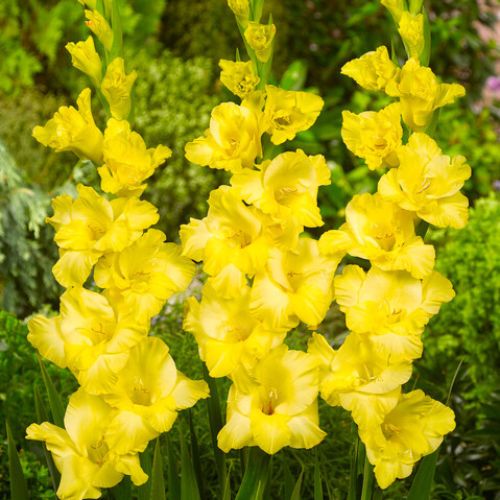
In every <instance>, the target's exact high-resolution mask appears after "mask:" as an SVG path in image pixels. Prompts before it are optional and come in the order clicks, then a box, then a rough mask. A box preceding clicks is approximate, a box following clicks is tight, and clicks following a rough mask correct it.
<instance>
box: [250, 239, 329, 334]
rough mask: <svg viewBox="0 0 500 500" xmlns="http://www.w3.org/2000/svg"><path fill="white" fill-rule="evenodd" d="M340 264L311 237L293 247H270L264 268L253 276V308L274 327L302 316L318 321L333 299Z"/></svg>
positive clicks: (305, 320)
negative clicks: (333, 282) (337, 269)
mask: <svg viewBox="0 0 500 500" xmlns="http://www.w3.org/2000/svg"><path fill="white" fill-rule="evenodd" d="M337 264H338V260H333V259H329V258H326V257H323V256H321V255H320V252H319V247H318V242H317V241H316V240H313V239H311V238H300V239H299V241H298V244H297V247H296V248H295V249H293V250H289V251H283V250H279V249H277V248H271V249H270V252H269V259H268V261H267V264H266V268H265V271H264V272H260V273H258V274H257V275H256V276H255V278H254V282H253V287H252V302H251V308H252V310H253V311H254V312H255V315H256V316H257V317H259V318H262V319H263V320H264V321H266V322H268V323H269V324H270V325H271V326H272V327H279V326H281V325H283V324H287V323H290V322H292V323H295V324H297V323H298V321H299V320H301V321H303V322H304V323H306V324H307V325H310V326H314V325H318V324H319V323H321V321H322V320H323V318H324V317H325V314H326V312H327V311H328V308H329V307H330V304H331V302H332V300H333V293H332V280H333V274H334V272H335V268H336V267H337Z"/></svg>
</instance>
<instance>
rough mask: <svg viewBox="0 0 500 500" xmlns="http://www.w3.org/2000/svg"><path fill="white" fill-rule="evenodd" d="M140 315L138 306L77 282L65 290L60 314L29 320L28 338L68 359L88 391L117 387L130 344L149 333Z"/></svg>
mask: <svg viewBox="0 0 500 500" xmlns="http://www.w3.org/2000/svg"><path fill="white" fill-rule="evenodd" d="M136 316H140V314H138V311H131V310H130V309H118V310H115V309H114V308H113V304H111V303H110V302H109V301H108V299H107V298H106V297H104V296H103V295H101V294H99V293H96V292H91V291H90V290H86V289H85V288H82V287H74V288H71V289H69V290H67V291H66V292H65V293H64V294H63V295H62V297H61V314H60V316H59V317H56V318H51V319H47V318H44V317H43V316H40V315H37V316H34V318H32V319H31V320H30V321H29V323H28V327H29V334H28V340H29V341H30V342H31V344H32V345H33V346H34V347H36V348H37V349H38V350H39V352H40V354H42V355H43V356H44V357H47V358H48V359H51V360H53V361H54V362H56V363H57V364H58V365H59V366H66V365H67V366H68V368H69V369H70V370H71V371H72V372H73V373H74V374H75V376H76V378H77V379H78V381H79V383H80V385H82V386H84V387H85V389H86V390H87V392H89V393H91V394H101V393H103V392H106V391H108V390H109V388H110V387H112V385H113V380H114V374H115V373H116V372H117V371H118V370H120V369H121V367H122V366H123V365H124V363H125V362H126V360H127V355H128V354H127V353H128V350H129V349H130V348H131V347H132V346H133V345H134V344H136V343H137V342H139V341H140V340H141V339H142V338H143V337H145V336H146V335H147V332H148V325H147V323H146V322H145V321H139V320H138V319H136Z"/></svg>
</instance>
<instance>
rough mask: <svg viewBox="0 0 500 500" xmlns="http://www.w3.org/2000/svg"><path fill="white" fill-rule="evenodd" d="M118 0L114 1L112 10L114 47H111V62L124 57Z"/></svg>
mask: <svg viewBox="0 0 500 500" xmlns="http://www.w3.org/2000/svg"><path fill="white" fill-rule="evenodd" d="M118 3H119V1H118V0H113V3H112V10H111V29H112V30H113V45H112V46H111V52H110V60H111V61H112V60H113V59H114V58H115V57H122V55H123V30H122V20H121V17H120V7H119V5H118Z"/></svg>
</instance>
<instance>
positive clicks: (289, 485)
mask: <svg viewBox="0 0 500 500" xmlns="http://www.w3.org/2000/svg"><path fill="white" fill-rule="evenodd" d="M284 476H285V481H284V484H283V487H284V496H283V498H290V497H291V496H292V492H293V487H294V482H293V476H292V473H291V472H290V467H289V466H288V462H285V471H284Z"/></svg>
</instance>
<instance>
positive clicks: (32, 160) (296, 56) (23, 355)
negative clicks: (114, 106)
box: [0, 0, 500, 500]
mask: <svg viewBox="0 0 500 500" xmlns="http://www.w3.org/2000/svg"><path fill="white" fill-rule="evenodd" d="M121 3H122V13H123V18H124V22H123V24H124V33H125V45H126V49H127V51H128V61H130V69H132V66H133V67H134V68H135V69H137V71H138V73H139V78H138V80H137V83H136V86H135V90H134V92H135V96H134V109H133V114H132V121H133V124H134V127H135V128H136V129H137V130H138V131H139V132H141V134H143V136H144V138H145V139H146V142H147V144H148V146H150V147H152V146H155V145H157V144H159V143H163V144H166V145H168V146H170V147H171V148H172V149H173V152H174V154H173V156H172V158H171V159H170V160H169V161H168V162H167V165H166V166H165V167H164V168H162V169H160V170H159V171H158V172H157V173H156V174H155V176H154V177H153V179H152V181H151V183H150V188H149V189H148V191H149V194H148V196H149V197H150V199H151V200H152V201H153V202H154V203H155V204H156V205H158V206H159V207H160V212H161V222H160V224H159V227H160V228H161V229H163V230H165V231H166V233H167V237H168V238H169V239H170V240H175V239H176V238H177V232H178V227H179V224H181V223H183V222H187V220H188V219H189V217H202V216H203V215H204V213H205V211H206V200H207V197H208V193H209V191H210V190H211V189H212V188H213V187H215V186H216V185H218V184H219V183H221V182H222V181H223V180H224V174H223V173H220V172H214V171H212V170H209V169H204V168H200V167H198V166H194V165H190V164H189V163H188V162H187V161H186V160H185V159H184V157H183V148H184V145H185V143H186V142H187V141H188V140H191V139H193V138H195V137H197V136H198V135H200V134H201V133H202V132H203V130H204V129H205V128H206V127H207V125H208V122H209V117H210V110H211V109H212V108H213V106H215V105H216V104H217V103H218V102H219V101H222V100H227V99H230V98H231V97H230V95H229V94H228V93H227V91H225V90H224V89H223V88H221V85H220V83H219V82H218V80H217V77H218V69H217V61H218V59H219V58H233V57H234V54H235V49H236V47H237V46H240V39H239V34H238V32H237V30H236V28H235V23H234V19H233V17H232V15H230V12H229V10H228V8H227V6H226V2H225V0H190V1H189V2H186V1H181V0H168V1H166V0H158V1H155V2H152V1H149V0H121ZM427 3H428V5H429V7H430V11H431V16H430V17H431V27H432V39H433V49H432V54H431V66H432V68H433V69H434V71H435V72H436V73H438V74H439V75H441V76H442V77H443V80H444V81H452V80H453V81H459V82H460V83H462V84H463V85H465V86H466V88H467V97H466V98H464V99H462V100H460V101H459V102H458V103H457V104H456V105H453V106H449V107H446V108H444V109H443V110H442V111H441V116H440V121H439V126H438V128H437V130H436V137H437V140H438V142H439V143H440V145H441V147H442V148H443V149H444V150H445V151H446V152H447V153H449V154H464V155H465V156H467V158H468V159H469V162H470V164H471V166H472V170H473V175H472V178H471V180H470V181H468V183H467V184H466V186H465V191H466V194H467V195H468V196H469V198H470V199H471V201H472V203H473V204H474V205H475V208H474V210H473V212H472V216H471V221H470V223H469V226H468V227H467V228H466V229H464V230H462V231H452V230H450V231H433V232H432V233H431V234H430V235H429V237H430V238H431V240H432V242H433V243H434V244H435V245H436V246H437V248H438V268H439V269H440V270H441V272H443V273H444V274H445V275H447V276H448V277H449V278H450V279H451V280H452V281H453V282H454V286H455V290H456V291H457V297H456V298H455V300H454V301H453V302H452V303H450V304H447V305H446V306H444V307H443V308H442V311H441V313H440V314H439V315H438V316H437V317H436V318H435V319H434V320H433V321H432V322H431V324H430V325H429V328H428V331H427V332H426V344H425V345H426V352H425V356H424V359H423V360H422V361H421V362H420V363H419V364H417V367H418V370H417V372H416V373H415V377H414V379H413V380H412V381H411V382H410V384H411V386H413V385H414V384H416V385H417V386H422V387H423V388H424V389H425V390H426V391H427V392H429V393H430V394H431V395H432V396H433V397H436V398H438V399H440V400H445V399H446V397H447V390H448V387H449V385H450V383H451V380H452V378H453V376H454V373H455V369H456V366H457V364H458V361H459V360H462V365H461V368H460V371H459V374H458V377H457V381H456V385H455V390H454V393H453V396H452V406H453V408H454V410H455V412H456V413H457V422H458V423H459V424H458V428H457V430H456V431H455V433H454V434H453V435H452V436H451V437H450V438H449V439H447V440H446V446H447V448H446V449H444V450H443V451H442V453H441V461H440V466H439V468H438V475H437V486H436V488H435V491H434V496H435V497H436V498H457V499H462V498H468V499H471V500H472V499H476V498H492V495H493V494H494V492H495V491H498V490H500V478H499V475H498V473H497V472H496V471H497V470H499V469H500V467H498V465H499V464H498V458H497V457H498V451H499V446H498V436H499V435H500V421H499V415H500V395H498V394H497V393H495V390H498V387H499V376H498V365H499V362H500V359H499V358H500V355H499V350H500V349H499V348H500V316H499V312H498V306H497V305H498V303H499V302H500V301H499V293H500V292H499V282H498V275H499V273H498V271H499V269H498V268H499V258H498V255H500V239H499V238H500V236H499V235H500V231H499V229H500V228H499V227H498V224H499V220H500V218H499V215H500V213H499V211H500V208H499V201H498V194H497V193H494V192H493V191H494V183H495V181H498V179H499V168H498V160H499V158H500V146H499V144H498V140H497V135H498V116H499V113H498V102H496V103H495V102H494V103H493V104H492V105H489V106H485V105H483V103H482V102H481V93H482V89H483V85H484V82H485V80H486V78H487V77H488V76H490V75H492V74H493V73H494V63H495V48H494V46H493V44H492V43H489V42H485V41H484V40H482V39H481V38H480V36H479V34H478V31H477V23H478V22H481V23H483V24H485V25H492V24H493V22H494V16H493V14H487V13H485V12H484V11H480V10H479V7H478V3H477V2H476V0H443V1H437V0H435V1H431V2H427ZM485 3H486V4H490V5H493V2H492V1H487V2H485ZM266 11H267V12H271V11H272V13H273V19H274V21H275V23H276V25H277V27H278V34H277V41H276V56H275V63H274V74H273V78H274V80H275V81H276V82H280V84H281V85H282V86H283V87H285V88H294V89H300V88H308V87H310V86H314V87H315V88H317V89H318V91H319V93H320V94H321V95H322V96H323V98H324V100H325V109H324V111H323V113H322V115H321V116H320V118H319V119H318V122H317V123H316V125H315V126H314V127H313V128H312V129H311V130H310V131H308V132H307V133H304V134H300V135H299V136H298V137H297V139H296V140H295V141H293V142H292V143H291V144H290V146H289V147H290V148H296V147H301V148H303V149H304V150H305V151H306V152H308V153H311V154H312V153H323V154H325V156H326V157H327V160H328V162H329V165H330V167H331V171H332V184H331V186H327V187H324V188H322V189H321V192H320V204H321V211H322V214H323V216H324V218H325V221H326V228H327V229H329V228H332V227H336V226H338V224H339V223H340V222H341V220H342V217H343V209H344V207H345V205H346V203H347V202H348V200H349V199H350V198H351V196H352V195H353V194H355V193H358V192H362V191H373V190H374V189H375V186H376V181H377V177H376V176H375V175H374V174H373V173H370V172H369V171H368V170H367V168H366V166H364V164H363V163H362V162H361V161H360V160H359V159H357V158H355V157H353V156H352V155H351V154H350V153H349V152H348V151H347V150H346V148H345V147H344V146H343V145H342V142H341V139H340V125H341V111H342V110H343V109H351V110H353V111H355V112H361V111H364V110H365V109H368V108H371V109H374V108H378V107H381V106H383V105H385V104H386V103H387V100H386V98H384V97H380V96H377V95H369V94H367V93H361V92H359V91H358V90H357V89H356V88H355V86H354V84H353V82H352V81H351V80H350V79H348V78H345V77H342V76H341V75H340V68H341V66H342V65H343V64H344V63H345V62H346V61H347V60H349V59H351V58H354V57H358V56H360V55H361V54H363V53H364V52H366V51H368V50H373V49H374V48H375V47H376V46H377V45H379V44H385V45H389V44H390V43H391V40H392V41H393V42H394V44H395V49H396V51H401V47H400V46H398V42H397V37H396V36H395V31H394V27H393V24H392V21H391V19H390V18H389V16H388V15H387V14H386V12H385V11H384V9H383V8H382V7H381V6H380V5H379V1H378V0H369V1H366V0H350V1H345V0H337V1H335V2H333V1H331V0H308V1H304V0H287V1H278V0H266ZM265 15H266V14H265ZM85 36H87V34H86V28H85V26H84V24H83V16H82V11H81V8H80V6H79V5H78V4H77V2H76V0H43V1H42V0H2V1H1V2H0V54H1V57H0V262H1V267H0V295H1V297H0V298H1V300H2V304H1V308H2V309H5V310H7V311H10V313H13V314H14V315H17V317H18V318H19V319H16V317H15V316H14V315H12V314H9V313H6V312H1V313H0V415H1V417H2V420H3V418H4V417H9V418H10V420H11V423H12V424H13V427H14V433H15V437H16V440H17V442H18V443H20V444H21V448H22V453H21V458H22V463H23V468H24V469H25V472H26V473H27V474H28V476H29V485H30V487H31V488H32V490H31V491H32V493H33V495H34V497H33V498H53V493H52V492H51V490H50V480H49V478H48V473H47V469H46V468H44V467H40V466H39V459H40V456H41V449H40V447H37V446H35V445H32V444H30V445H26V443H25V442H24V441H23V433H24V428H25V427H26V425H28V424H29V423H30V422H31V421H32V419H33V386H40V389H41V380H40V375H39V371H38V366H37V361H36V357H35V353H34V350H33V349H32V348H31V346H30V345H29V344H28V343H27V340H26V327H25V325H24V323H23V322H22V319H23V318H26V317H27V316H28V315H30V314H32V313H34V312H36V311H38V310H40V309H42V308H43V309H45V310H46V311H50V310H56V309H57V306H58V296H59V293H60V288H59V287H58V285H57V284H56V283H55V282H54V280H53V278H52V275H51V271H50V269H51V267H52V264H53V263H54V262H55V260H56V256H57V251H56V248H55V245H54V244H53V242H52V237H53V233H52V230H51V229H50V228H49V227H48V226H46V225H45V224H44V219H45V216H46V215H47V214H49V213H50V198H51V197H53V196H54V195H56V194H59V193H61V192H69V193H72V192H74V189H75V185H76V183H78V182H82V181H84V182H85V183H87V184H91V185H92V184H93V185H97V184H98V179H97V178H96V175H95V170H94V169H93V167H92V166H91V165H88V164H85V163H81V162H80V163H79V162H77V161H76V159H75V158H74V157H73V156H72V155H70V154H62V155H56V154H54V153H52V152H51V151H50V150H48V149H45V148H43V147H42V146H41V145H39V144H38V143H36V142H35V141H34V140H33V139H32V138H31V130H32V128H33V127H34V126H35V125H37V124H42V123H44V122H45V121H46V120H48V119H49V118H50V117H51V115H52V114H53V113H54V111H55V110H56V109H57V108H58V107H59V106H60V105H63V104H65V105H67V104H72V103H73V102H74V100H75V97H76V95H77V92H78V90H79V89H81V88H82V87H83V86H84V85H85V84H86V82H85V78H84V76H83V75H81V74H79V73H78V72H77V71H76V70H74V68H72V67H71V65H70V57H69V55H68V54H67V53H66V51H65V50H64V45H65V43H67V42H68V41H77V40H81V39H83V38H84V37H85ZM240 49H241V46H240ZM97 119H98V121H100V124H101V125H104V124H103V117H102V116H97ZM275 152H276V153H277V152H279V150H278V149H277V150H276V151H275ZM495 306H497V307H496V308H495ZM181 317H182V307H181V306H179V305H177V306H172V308H170V309H169V310H168V314H167V313H165V314H163V315H162V316H160V317H159V318H158V321H157V322H156V324H155V326H154V330H153V332H154V333H155V334H157V335H161V336H163V337H164V338H165V339H166V340H167V342H168V343H169V345H170V346H171V348H172V351H173V355H174V358H175V359H176V361H177V363H178V364H179V366H180V368H181V369H184V370H185V372H186V373H187V374H189V375H192V376H195V375H196V376H200V375H201V371H200V370H201V365H200V364H197V363H193V359H195V358H196V359H197V353H196V346H195V344H194V341H193V340H192V338H191V337H189V336H187V335H186V334H185V333H183V332H182V328H181V321H182V319H181ZM323 328H325V333H326V334H328V335H330V337H331V338H332V340H335V339H337V340H338V339H341V338H342V335H344V334H345V325H344V324H343V321H342V316H341V315H340V314H339V313H338V311H336V310H335V308H332V311H331V312H330V315H329V320H328V321H327V322H326V323H325V324H324V326H323ZM294 338H295V339H296V341H297V342H299V343H300V342H301V341H303V339H304V337H303V335H302V336H301V333H300V332H297V335H296V336H295V337H294ZM50 373H51V375H53V377H54V379H55V381H56V383H57V386H58V388H59V389H60V390H61V393H62V394H64V395H68V394H69V393H70V392H71V390H72V388H73V384H74V381H73V380H72V378H71V377H70V376H69V375H68V374H67V373H66V372H62V371H60V370H57V369H56V368H55V367H50ZM222 389H223V388H222ZM193 412H194V420H193V421H194V422H195V423H196V424H195V425H196V428H195V431H196V433H197V436H198V442H199V443H200V453H201V457H202V458H203V460H204V461H205V462H206V463H207V464H208V466H207V471H209V470H211V469H210V468H211V467H212V465H213V462H212V461H213V458H212V455H211V453H212V452H211V449H210V447H209V445H208V443H209V441H210V440H209V439H208V437H207V436H208V432H209V431H208V425H207V422H206V420H204V415H205V407H204V406H203V403H202V404H200V405H198V406H197V407H196V408H195V409H194V410H193ZM321 417H322V423H323V426H324V428H325V430H326V431H327V432H328V434H329V437H328V439H327V441H326V442H325V443H323V444H322V445H321V446H320V447H318V449H317V452H316V454H315V460H318V461H319V463H321V467H322V470H323V476H324V477H325V478H327V479H325V488H327V491H328V492H329V493H331V495H332V498H341V492H343V491H345V490H346V483H345V481H346V477H347V476H346V475H347V472H348V468H349V463H348V454H349V447H350V443H351V442H352V436H353V433H352V429H351V427H350V424H349V419H348V418H346V415H345V414H343V412H342V411H340V410H332V409H330V408H329V409H328V410H327V411H326V408H322V415H321ZM183 418H184V417H183ZM181 424H182V422H181ZM1 436H2V440H3V443H2V446H1V447H0V497H2V498H3V497H5V498H7V496H8V493H7V482H6V478H7V476H6V474H7V472H6V461H5V451H4V450H5V441H4V437H3V432H2V434H1ZM178 438H179V431H178V430H174V432H173V433H172V439H173V440H174V444H176V445H177V444H178ZM307 457H308V456H303V455H302V454H301V453H300V452H298V453H296V452H291V451H286V452H283V453H280V454H279V455H278V456H277V457H276V459H275V462H274V465H273V467H274V472H275V478H276V479H275V483H274V484H273V485H272V488H273V489H272V491H271V493H270V494H271V495H272V496H273V497H276V498H278V497H284V496H283V495H284V491H282V489H281V485H282V484H283V479H284V478H285V476H286V474H288V473H289V472H290V471H291V473H292V474H294V475H298V474H299V473H300V471H301V468H302V467H304V470H305V478H304V488H305V490H304V492H303V493H304V498H309V497H310V495H311V494H312V493H311V491H310V490H309V489H308V488H309V487H310V485H311V484H312V474H313V472H312V471H313V469H312V465H311V463H309V462H310V460H309V459H308V458H307ZM230 460H231V463H232V464H233V467H234V472H235V476H234V477H235V479H234V480H235V481H236V479H237V477H238V474H239V472H240V470H239V457H238V456H237V454H234V456H233V455H231V458H230ZM287 471H288V472H287ZM210 477H211V476H210V474H208V476H207V478H208V481H207V491H208V492H210V491H211V489H210V488H211V487H212V486H213V485H212V486H211V482H210ZM307 485H309V486H307ZM405 488H406V486H405V485H404V484H403V483H401V484H400V485H398V486H396V487H394V488H392V489H390V490H389V491H388V492H387V493H386V494H385V496H384V497H385V498H395V499H396V498H402V496H403V495H404V492H405V491H406V490H405Z"/></svg>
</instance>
